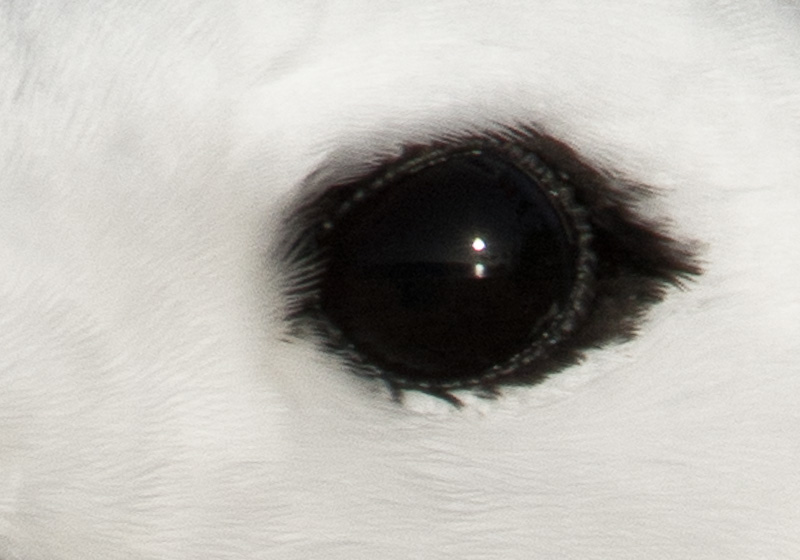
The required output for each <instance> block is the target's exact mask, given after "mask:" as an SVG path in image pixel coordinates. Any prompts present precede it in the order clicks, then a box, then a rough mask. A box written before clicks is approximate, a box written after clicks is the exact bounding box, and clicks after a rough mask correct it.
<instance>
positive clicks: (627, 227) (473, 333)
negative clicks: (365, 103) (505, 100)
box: [282, 131, 699, 404]
mask: <svg viewBox="0 0 800 560" xmlns="http://www.w3.org/2000/svg"><path fill="white" fill-rule="evenodd" d="M610 177H612V176H610V175H609V174H604V173H601V172H598V171H596V170H594V169H593V168H591V167H590V166H588V165H586V164H584V163H583V162H581V161H580V159H579V158H577V156H576V155H575V154H574V153H573V152H572V151H571V150H569V149H568V148H566V146H564V145H563V144H560V143H558V142H556V141H554V140H551V139H549V138H547V137H544V136H541V135H538V134H536V133H534V132H532V131H527V132H526V133H525V134H522V135H515V136H514V137H513V138H510V139H509V138H499V137H485V138H478V139H468V140H465V141H463V142H456V143H449V144H436V145H431V146H422V147H414V148H411V149H408V150H406V152H405V153H404V154H403V155H402V156H401V157H399V158H397V159H395V160H393V161H390V162H387V163H385V164H384V165H381V166H379V167H378V168H377V169H376V170H375V171H374V172H372V173H370V174H368V175H367V176H365V177H362V178H360V179H357V180H354V181H346V182H343V183H338V184H334V185H333V186H328V187H327V188H325V189H324V190H323V191H322V192H320V194H317V195H315V196H312V197H311V198H309V199H306V200H305V201H303V203H301V204H300V205H299V211H298V212H296V214H295V219H294V220H290V221H289V223H288V227H287V232H288V233H287V236H288V237H290V238H291V239H292V242H291V243H289V244H288V245H285V246H289V247H291V248H292V249H291V251H290V252H288V253H286V254H284V255H283V257H282V258H283V261H284V263H286V262H287V261H288V263H289V264H290V266H291V267H294V269H302V270H305V271H313V272H308V273H307V274H306V278H305V279H304V281H302V282H295V285H294V286H291V283H289V284H290V286H289V288H288V290H287V292H289V293H288V294H287V295H288V296H289V297H288V299H289V300H290V301H292V302H295V305H293V307H292V308H291V309H290V311H289V312H288V313H287V323H288V324H289V325H292V333H293V334H294V335H295V336H301V337H305V338H308V337H312V338H315V339H317V340H318V341H319V342H320V343H321V344H322V346H323V347H324V348H326V350H327V351H330V352H333V353H335V354H337V355H339V356H340V357H341V358H342V359H343V360H344V361H345V363H347V364H349V366H350V367H351V369H352V370H353V371H354V372H356V373H357V374H359V375H362V376H366V377H373V378H379V379H382V380H383V381H385V382H386V383H387V384H388V386H389V387H390V388H391V389H392V391H393V393H394V394H395V396H400V395H401V394H402V391H403V390H419V391H424V392H427V393H430V394H434V395H437V396H440V397H443V398H446V399H447V400H449V401H451V402H454V403H455V404H458V399H456V397H455V396H454V395H453V394H452V391H453V390H456V389H466V388H473V389H477V390H478V391H479V393H480V394H496V393H497V390H498V387H499V386H501V385H503V384H520V383H532V382H535V381H538V380H540V379H542V378H543V377H545V376H546V375H547V374H548V373H551V372H553V371H556V370H558V369H561V368H563V367H564V366H566V365H569V364H571V363H574V362H575V361H577V360H579V359H580V358H581V353H580V352H581V350H582V349H585V348H587V347H591V346H597V345H600V344H602V343H605V342H608V341H610V340H614V339H618V340H621V339H626V338H629V337H630V336H632V335H633V332H634V331H635V329H636V328H637V326H638V323H639V320H640V318H641V316H642V314H643V311H644V310H645V309H646V307H647V306H649V305H651V304H652V303H654V302H656V301H659V300H660V299H662V298H663V296H664V293H665V291H666V287H667V285H668V284H670V283H672V284H678V285H680V284H681V279H683V278H686V277H689V276H691V275H693V274H697V273H699V267H698V265H697V264H696V262H695V257H694V252H693V251H692V250H690V249H689V247H688V246H687V245H685V244H680V243H678V242H676V241H674V240H672V239H671V238H669V237H668V236H666V235H665V234H663V233H661V232H660V231H659V229H660V228H658V227H656V226H655V225H653V224H648V223H645V222H644V221H643V220H641V219H639V217H638V216H637V215H636V214H635V212H633V211H632V210H631V208H632V207H633V203H634V202H637V201H638V200H636V197H637V196H638V197H639V198H641V197H642V196H647V194H648V193H647V191H646V189H643V188H641V187H640V186H636V185H632V184H625V185H621V184H613V183H614V181H613V179H611V178H610ZM620 187H622V188H620ZM625 187H627V188H625ZM309 263H313V264H311V265H310V264H309ZM298 286H300V287H298Z"/></svg>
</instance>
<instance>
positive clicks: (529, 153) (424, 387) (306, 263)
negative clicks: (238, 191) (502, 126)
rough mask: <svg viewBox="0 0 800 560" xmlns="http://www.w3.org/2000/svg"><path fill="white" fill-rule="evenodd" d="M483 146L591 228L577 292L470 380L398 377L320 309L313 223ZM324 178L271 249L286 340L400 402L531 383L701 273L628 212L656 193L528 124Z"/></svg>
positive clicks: (488, 394) (654, 228) (621, 330)
mask: <svg viewBox="0 0 800 560" xmlns="http://www.w3.org/2000/svg"><path fill="white" fill-rule="evenodd" d="M481 149H491V150H494V151H499V152H500V153H503V154H505V155H506V156H508V157H509V159H510V160H511V161H515V162H516V163H517V164H519V163H520V162H521V163H522V166H524V167H525V168H526V171H527V172H529V173H531V174H532V175H535V177H536V179H537V180H538V181H539V183H540V184H542V185H543V187H544V188H546V189H547V190H548V191H550V192H551V195H553V196H558V197H559V199H560V200H561V202H562V206H564V207H565V208H567V210H568V212H573V213H575V215H576V217H577V221H578V223H581V222H585V223H586V224H587V227H588V230H590V231H586V232H579V236H581V237H582V238H583V241H582V242H583V243H585V244H587V245H590V246H591V248H588V247H587V248H586V250H582V254H583V257H582V259H583V262H582V264H581V263H579V265H578V267H579V268H578V275H579V276H581V275H582V272H581V267H583V269H584V271H585V274H583V276H584V277H585V278H584V279H583V280H581V281H579V282H578V285H579V289H578V291H581V290H582V291H583V292H584V294H583V295H582V296H579V297H577V298H573V303H572V304H571V308H572V312H573V313H574V317H573V318H572V321H571V322H570V321H568V324H567V326H566V328H564V329H562V331H561V332H557V333H555V336H554V337H553V340H552V342H548V343H545V342H543V341H542V340H539V341H537V342H536V343H535V344H532V345H531V347H530V348H529V349H528V350H525V351H524V352H523V353H521V354H520V355H518V356H515V357H513V358H512V359H510V360H508V361H507V362H506V363H504V364H502V366H498V367H495V368H492V371H491V372H489V373H485V374H483V375H481V376H479V377H478V378H475V379H469V380H466V381H464V380H460V381H458V382H453V383H450V384H438V385H428V384H423V383H419V382H416V383H412V382H406V381H404V380H402V379H398V378H396V377H395V376H392V375H391V374H388V373H386V372H384V371H382V370H381V368H379V367H377V366H375V365H373V364H371V363H369V362H368V361H367V360H366V359H365V358H364V357H363V356H362V355H361V354H360V353H359V352H358V350H357V349H355V348H354V347H353V346H352V344H349V343H348V341H347V339H346V338H345V337H344V335H342V333H341V332H340V331H338V329H337V328H336V327H334V326H333V325H332V324H331V323H330V321H328V320H327V319H326V318H325V316H324V314H323V313H322V312H321V309H320V305H319V289H318V283H319V278H320V276H321V274H322V273H323V272H324V269H325V262H324V255H323V254H322V251H321V250H320V247H319V231H321V230H326V229H329V228H330V227H331V222H332V221H335V215H336V214H337V212H341V209H342V208H343V207H346V206H347V204H348V201H350V200H352V199H353V198H354V197H355V198H358V197H359V196H361V194H363V193H361V194H357V192H358V191H359V190H362V191H363V190H366V189H367V188H370V186H371V185H374V184H375V182H376V181H378V182H380V181H383V182H385V183H391V177H392V176H393V174H398V173H402V170H403V166H404V165H407V162H409V161H411V162H415V161H419V160H420V159H425V158H426V157H430V158H436V157H446V156H447V155H448V154H450V153H454V152H456V151H462V152H463V151H468V150H481ZM420 154H422V157H420ZM425 154H430V155H429V156H425ZM381 178H382V179H381ZM317 181H318V179H317ZM315 183H316V181H315ZM332 183H333V184H328V185H322V184H319V187H317V186H316V184H315V185H314V186H315V188H314V189H313V190H314V191H316V192H315V193H313V194H311V195H306V196H304V197H301V198H300V200H298V201H295V203H294V204H293V207H294V208H295V209H296V210H295V211H294V212H292V213H291V217H290V218H289V219H287V221H286V222H285V224H284V227H283V230H282V233H281V237H282V238H283V240H284V243H282V244H281V245H280V247H282V250H281V251H280V252H279V253H277V254H275V255H273V257H274V258H275V260H276V261H277V262H278V263H280V267H281V268H282V269H284V270H286V271H287V274H286V275H285V277H284V286H285V288H284V301H286V302H287V307H286V310H285V323H286V325H287V335H288V336H287V340H289V341H291V340H293V339H294V340H297V339H305V340H308V339H311V340H314V341H315V342H316V343H317V344H318V345H319V346H321V347H322V348H324V349H325V351H327V352H330V353H333V354H335V355H337V356H339V357H340V358H341V359H342V360H343V362H344V363H345V364H347V366H348V367H349V369H351V370H352V371H353V372H354V373H355V374H357V375H359V376H362V377H367V378H375V379H379V380H381V381H383V382H384V383H385V384H386V385H387V387H388V389H389V390H390V392H391V394H392V396H393V398H394V400H396V401H398V402H400V401H402V398H403V395H404V392H405V391H421V392H424V393H427V394H430V395H433V396H436V397H439V398H441V399H444V400H446V401H447V402H450V403H451V404H453V405H455V406H461V404H462V403H461V401H460V400H459V399H458V398H457V397H456V396H455V395H454V394H453V391H454V390H460V389H469V390H472V391H473V392H474V393H475V394H476V395H478V396H481V397H485V398H494V397H497V396H499V395H500V394H501V391H500V389H501V388H502V387H503V386H511V385H534V384H536V383H538V382H540V381H542V380H543V379H545V378H546V377H547V376H548V375H550V374H553V373H556V372H558V371H561V370H563V369H565V368H567V367H569V366H571V365H574V364H576V363H578V362H579V361H581V360H582V359H583V351H585V350H586V349H589V348H598V347H602V346H605V345H607V344H610V343H620V342H624V341H626V340H630V339H631V338H633V337H634V336H635V334H636V332H637V330H638V329H639V328H640V326H641V324H642V320H643V317H644V314H645V312H646V311H647V310H648V309H649V308H650V307H651V306H653V305H654V304H656V303H658V302H660V301H662V300H663V299H664V298H665V297H666V294H667V291H668V289H669V288H670V287H678V288H684V287H685V286H686V282H687V281H689V280H691V279H692V278H693V277H695V276H697V275H699V274H700V273H701V272H702V269H701V266H700V264H699V260H698V257H697V255H698V253H699V250H698V246H697V244H696V243H687V242H680V241H678V240H676V239H673V238H672V237H670V236H669V235H668V234H667V233H666V232H665V231H664V229H665V228H664V226H663V225H662V224H655V223H651V222H648V221H646V220H644V219H642V218H641V216H639V215H638V214H637V213H636V211H635V210H634V208H635V207H636V206H637V205H639V204H641V203H642V202H644V201H648V200H652V199H653V198H654V197H655V196H656V194H655V192H654V191H653V189H651V188H648V187H646V186H644V185H641V184H637V183H633V182H630V181H625V180H623V179H620V178H618V177H616V176H614V175H613V174H611V173H607V172H604V171H602V170H598V169H595V168H594V167H592V166H590V165H589V164H587V163H585V162H584V161H582V159H581V158H580V157H579V156H578V155H577V154H576V153H575V152H574V151H573V150H572V149H571V148H569V147H568V146H566V145H565V144H563V143H561V142H559V141H557V140H555V139H553V138H551V137H548V136H546V135H543V134H540V133H538V132H536V131H535V130H533V129H521V130H513V131H509V132H507V133H505V134H494V135H485V136H472V137H467V138H463V139H460V140H451V141H448V142H434V143H431V144H429V145H417V146H411V147H408V148H406V149H405V150H404V151H403V152H402V153H401V154H400V155H399V156H395V157H392V158H388V159H386V160H384V161H381V162H379V163H378V164H377V165H375V166H374V167H373V169H372V171H370V172H367V173H364V174H363V175H362V177H361V178H358V179H355V180H348V181H333V182H332ZM582 214H586V215H585V216H583V215H582ZM591 269H594V274H591ZM576 299H577V301H576ZM573 327H575V328H574V329H573Z"/></svg>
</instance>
